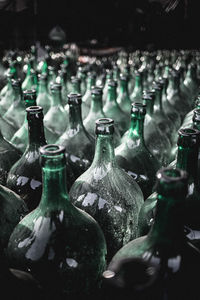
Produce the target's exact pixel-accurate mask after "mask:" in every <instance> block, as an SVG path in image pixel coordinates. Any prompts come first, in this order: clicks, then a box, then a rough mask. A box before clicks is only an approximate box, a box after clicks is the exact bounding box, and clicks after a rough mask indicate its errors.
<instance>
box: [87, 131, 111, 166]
mask: <svg viewBox="0 0 200 300" xmlns="http://www.w3.org/2000/svg"><path fill="white" fill-rule="evenodd" d="M99 165H104V166H106V168H110V167H112V166H115V165H116V160H115V152H114V145H113V135H112V134H109V135H102V134H99V135H97V139H96V147H95V155H94V159H93V162H92V166H99Z"/></svg>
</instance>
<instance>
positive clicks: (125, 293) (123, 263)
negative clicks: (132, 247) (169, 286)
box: [101, 257, 158, 300]
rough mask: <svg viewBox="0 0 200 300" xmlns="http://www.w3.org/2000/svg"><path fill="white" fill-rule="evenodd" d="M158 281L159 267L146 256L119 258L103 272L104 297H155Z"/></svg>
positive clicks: (147, 299)
mask: <svg viewBox="0 0 200 300" xmlns="http://www.w3.org/2000/svg"><path fill="white" fill-rule="evenodd" d="M157 281H158V268H156V266H155V265H154V264H152V263H150V262H148V261H146V260H145V259H144V258H142V257H137V258H135V257H133V258H124V259H119V260H117V261H116V262H115V263H113V265H112V270H109V269H107V270H105V271H104V272H103V285H102V286H103V287H102V293H101V294H102V299H105V300H109V299H117V300H129V299H130V297H131V298H132V299H137V300H150V299H155V298H154V291H155V289H156V283H157Z"/></svg>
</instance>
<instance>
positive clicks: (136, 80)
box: [134, 76, 142, 90]
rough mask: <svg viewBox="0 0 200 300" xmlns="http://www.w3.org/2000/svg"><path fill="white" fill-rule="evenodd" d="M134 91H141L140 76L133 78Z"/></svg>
mask: <svg viewBox="0 0 200 300" xmlns="http://www.w3.org/2000/svg"><path fill="white" fill-rule="evenodd" d="M134 89H137V90H138V89H142V78H141V76H136V77H135V86H134Z"/></svg>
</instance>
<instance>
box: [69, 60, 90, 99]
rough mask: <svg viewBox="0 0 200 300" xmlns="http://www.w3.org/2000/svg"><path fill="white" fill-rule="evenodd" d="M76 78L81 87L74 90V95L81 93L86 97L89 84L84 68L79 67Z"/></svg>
mask: <svg viewBox="0 0 200 300" xmlns="http://www.w3.org/2000/svg"><path fill="white" fill-rule="evenodd" d="M76 76H77V78H78V79H79V83H78V84H79V85H80V87H79V88H75V89H74V90H72V92H73V93H81V95H85V93H86V90H87V82H86V78H87V75H86V72H85V70H84V68H83V67H82V66H79V67H78V70H77V74H76ZM72 84H73V83H72Z"/></svg>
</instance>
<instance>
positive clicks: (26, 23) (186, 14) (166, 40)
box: [0, 0, 200, 49]
mask: <svg viewBox="0 0 200 300" xmlns="http://www.w3.org/2000/svg"><path fill="white" fill-rule="evenodd" d="M1 3H3V4H1ZM170 5H171V6H170ZM55 26H59V28H62V30H63V31H64V33H65V40H64V42H66V43H71V42H75V43H77V44H78V45H80V46H84V47H95V46H96V47H100V48H101V47H111V46H124V47H133V48H135V49H137V48H141V49H152V48H153V49H155V48H157V49H158V48H168V49H173V48H187V49H189V48H199V46H200V45H199V44H200V41H199V36H198V31H199V27H200V26H199V9H198V1H194V0H180V1H178V0H174V1H172V0H136V1H134V0H133V1H126V0H108V1H95V0H93V1H89V0H84V1H80V0H78V1H76V0H66V1H61V0H57V1H46V0H35V1H30V0H29V1H25V0H20V1H13V0H4V1H3V0H0V47H1V49H8V48H19V49H26V48H28V47H30V45H31V44H33V43H35V42H36V41H40V42H41V44H50V43H51V40H50V38H49V33H50V31H51V30H52V29H53V28H54V27H55Z"/></svg>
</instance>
